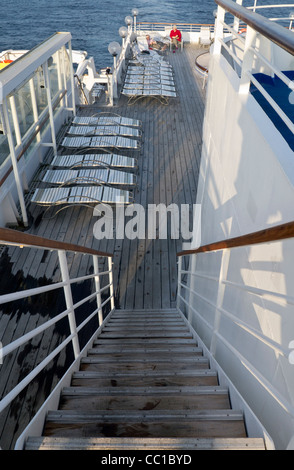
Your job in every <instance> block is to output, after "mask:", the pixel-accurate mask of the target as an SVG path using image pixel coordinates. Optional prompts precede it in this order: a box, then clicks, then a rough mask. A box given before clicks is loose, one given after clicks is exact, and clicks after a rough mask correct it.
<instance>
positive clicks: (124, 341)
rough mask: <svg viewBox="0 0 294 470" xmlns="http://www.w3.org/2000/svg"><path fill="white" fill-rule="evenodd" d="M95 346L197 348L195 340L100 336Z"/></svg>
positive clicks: (95, 341)
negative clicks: (109, 337)
mask: <svg viewBox="0 0 294 470" xmlns="http://www.w3.org/2000/svg"><path fill="white" fill-rule="evenodd" d="M93 345H94V346H99V345H103V346H111V347H113V346H115V345H117V346H119V347H131V346H132V347H134V348H137V347H138V346H140V347H141V346H142V347H143V346H144V347H149V346H150V347H156V345H158V346H159V347H161V346H167V345H168V346H172V347H173V346H175V347H176V346H197V343H196V341H195V340H194V339H193V338H140V339H139V340H138V338H127V337H124V338H113V339H107V338H101V336H98V338H97V339H96V340H94V342H93Z"/></svg>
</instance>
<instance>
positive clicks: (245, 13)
mask: <svg viewBox="0 0 294 470" xmlns="http://www.w3.org/2000/svg"><path fill="white" fill-rule="evenodd" d="M215 1H216V3H217V4H218V12H217V18H216V29H215V44H214V48H213V54H216V55H217V54H221V52H222V48H223V49H225V50H226V52H227V53H228V54H229V56H230V57H231V59H232V60H233V63H235V64H237V66H238V67H239V69H240V84H239V92H240V93H241V94H246V93H248V92H249V90H250V86H251V84H253V85H254V86H255V87H256V89H257V90H258V91H259V92H260V93H261V94H262V96H263V97H264V98H265V100H266V101H267V102H268V103H269V105H270V106H271V107H272V109H273V110H274V111H275V112H276V113H277V114H278V115H279V117H280V118H281V119H282V121H283V122H284V124H285V125H286V126H287V127H288V129H289V130H290V131H291V132H292V133H293V132H294V124H293V122H292V120H291V119H290V118H289V116H288V115H287V114H286V112H285V111H284V110H283V109H282V108H281V106H280V105H279V104H278V103H277V102H276V101H275V100H274V99H273V98H272V97H271V96H270V94H269V93H268V92H267V91H266V89H265V87H263V86H262V84H261V83H260V82H259V81H258V80H257V79H256V77H255V76H254V63H255V61H256V60H259V61H261V63H262V64H263V67H266V68H267V70H269V72H268V74H269V76H272V77H274V76H275V75H276V76H277V77H279V79H280V80H281V81H282V82H283V83H284V84H285V85H286V86H287V87H288V89H289V96H290V93H291V92H293V90H294V84H293V80H291V79H290V78H289V77H288V76H287V75H286V74H285V73H283V72H282V71H281V70H280V69H279V68H278V67H277V66H276V65H275V64H274V63H273V62H272V61H271V59H270V58H267V57H266V56H265V55H264V54H262V53H261V52H260V50H259V47H258V45H257V37H258V34H260V35H262V36H263V37H264V38H267V39H268V40H269V41H271V42H272V43H274V44H275V45H276V46H278V47H279V48H281V49H282V50H284V51H286V52H287V53H289V54H291V55H294V34H293V32H292V31H290V30H289V29H286V28H283V27H282V26H281V25H278V24H276V23H274V22H273V21H271V20H270V19H268V18H265V17H263V16H261V15H259V14H257V13H254V12H251V11H250V10H248V9H246V8H244V7H242V6H241V5H240V4H238V3H240V2H238V3H235V2H233V1H232V0H215ZM226 13H229V14H231V15H233V16H234V23H233V24H228V23H227V22H226V21H225V15H226ZM240 21H241V22H242V28H243V30H244V31H245V33H244V36H243V35H240V34H239V33H240ZM230 22H231V19H230ZM244 26H245V27H244ZM227 30H229V31H230V33H231V35H232V38H234V40H238V45H239V47H240V48H242V49H243V51H242V53H240V52H239V54H238V56H237V54H236V53H235V49H234V47H232V43H233V41H232V40H231V41H228V40H227V39H226V38H227V35H225V34H224V31H227Z"/></svg>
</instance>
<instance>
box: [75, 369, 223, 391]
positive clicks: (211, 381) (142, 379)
mask: <svg viewBox="0 0 294 470" xmlns="http://www.w3.org/2000/svg"><path fill="white" fill-rule="evenodd" d="M71 385H72V386H82V385H85V386H87V387H113V388H115V387H125V386H128V387H137V386H149V387H168V386H185V385H187V386H201V385H218V377H217V373H216V372H215V371H212V370H211V369H198V370H196V371H195V370H194V369H193V371H187V372H186V373H183V374H182V375H180V374H176V373H174V372H172V371H170V372H168V371H161V372H160V373H159V374H156V373H154V374H152V373H151V372H150V373H149V374H148V375H142V374H140V373H138V374H134V373H133V374H131V373H129V374H127V373H126V374H119V373H117V374H115V373H114V374H106V373H104V374H103V373H99V372H93V371H84V372H81V371H78V372H75V373H74V374H73V376H72V382H71Z"/></svg>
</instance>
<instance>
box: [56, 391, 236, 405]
mask: <svg viewBox="0 0 294 470" xmlns="http://www.w3.org/2000/svg"><path fill="white" fill-rule="evenodd" d="M229 407H230V400H229V396H228V390H227V389H226V388H223V387H219V386H216V387H204V386H202V387H187V386H186V387H137V388H134V387H133V388H129V387H122V388H117V387H115V388H93V387H66V388H64V389H63V391H62V394H61V399H60V404H59V409H61V410H70V409H74V410H87V411H90V410H91V411H95V410H99V409H105V410H138V411H139V410H155V409H156V410H170V409H173V408H176V409H178V410H197V409H201V410H203V409H228V408H229Z"/></svg>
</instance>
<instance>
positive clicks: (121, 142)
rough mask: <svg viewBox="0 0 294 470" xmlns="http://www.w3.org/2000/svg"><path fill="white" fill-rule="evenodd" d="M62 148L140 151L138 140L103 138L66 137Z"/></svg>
mask: <svg viewBox="0 0 294 470" xmlns="http://www.w3.org/2000/svg"><path fill="white" fill-rule="evenodd" d="M61 145H62V147H68V148H82V147H85V148H86V147H93V148H108V147H110V148H129V149H135V150H138V149H140V145H139V143H138V141H137V140H132V139H128V138H125V137H120V136H119V137H113V136H105V137H104V136H101V137H65V138H64V139H63V141H62V144H61Z"/></svg>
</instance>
